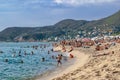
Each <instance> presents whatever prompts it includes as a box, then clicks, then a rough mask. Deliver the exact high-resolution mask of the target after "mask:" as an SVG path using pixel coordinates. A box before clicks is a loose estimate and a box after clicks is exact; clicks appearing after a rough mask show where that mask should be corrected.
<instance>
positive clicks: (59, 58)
mask: <svg viewBox="0 0 120 80" xmlns="http://www.w3.org/2000/svg"><path fill="white" fill-rule="evenodd" d="M61 60H62V56H61V55H58V57H57V66H59V65H62V62H61Z"/></svg>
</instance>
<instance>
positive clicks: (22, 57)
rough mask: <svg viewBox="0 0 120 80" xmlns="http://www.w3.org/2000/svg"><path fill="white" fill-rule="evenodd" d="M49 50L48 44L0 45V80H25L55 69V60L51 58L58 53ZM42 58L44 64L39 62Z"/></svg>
mask: <svg viewBox="0 0 120 80" xmlns="http://www.w3.org/2000/svg"><path fill="white" fill-rule="evenodd" d="M33 46H38V48H37V49H36V48H33ZM51 49H52V45H51V44H50V43H40V42H31V43H30V42H23V43H12V42H9V43H5V42H4V43H0V80H25V79H27V78H32V77H34V76H36V75H38V74H42V73H44V72H45V71H47V70H51V69H53V68H55V67H56V59H52V58H51V56H53V55H54V56H57V54H58V53H57V52H52V51H51ZM32 51H33V54H32ZM48 51H50V54H48ZM43 57H44V58H45V61H44V62H42V60H41V59H42V58H43Z"/></svg>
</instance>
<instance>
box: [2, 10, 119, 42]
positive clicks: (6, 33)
mask: <svg viewBox="0 0 120 80" xmlns="http://www.w3.org/2000/svg"><path fill="white" fill-rule="evenodd" d="M108 33H113V34H115V33H117V34H119V33H120V11H118V12H117V13H115V14H113V15H111V16H109V17H106V18H103V19H100V20H95V21H85V20H72V19H66V20H62V21H60V22H58V23H56V24H55V25H52V26H45V27H34V28H31V27H10V28H7V29H5V30H3V31H1V32H0V41H30V40H32V41H41V40H54V39H55V38H56V37H57V38H59V39H64V38H65V39H70V38H75V36H76V35H80V36H83V37H88V36H89V37H93V36H97V35H99V34H108Z"/></svg>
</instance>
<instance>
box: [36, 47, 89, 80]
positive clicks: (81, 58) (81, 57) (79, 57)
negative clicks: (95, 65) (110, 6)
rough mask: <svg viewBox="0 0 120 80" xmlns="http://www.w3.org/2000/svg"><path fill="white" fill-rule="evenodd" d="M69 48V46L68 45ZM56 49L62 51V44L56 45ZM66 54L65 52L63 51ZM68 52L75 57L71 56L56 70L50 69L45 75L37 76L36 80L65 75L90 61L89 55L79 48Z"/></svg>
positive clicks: (47, 79)
mask: <svg viewBox="0 0 120 80" xmlns="http://www.w3.org/2000/svg"><path fill="white" fill-rule="evenodd" d="M67 49H68V50H69V46H68V47H67ZM54 51H61V52H62V50H61V48H60V46H58V47H55V48H54ZM63 54H64V53H63ZM68 54H73V55H74V58H69V59H68V61H67V62H65V64H63V65H61V66H59V67H58V68H57V69H55V70H54V71H50V72H48V73H45V74H44V75H42V76H40V77H37V79H36V80H52V79H54V78H57V77H60V76H63V75H65V74H68V73H70V72H73V71H74V70H76V69H78V68H79V67H81V66H83V65H84V64H85V63H87V61H88V59H89V58H88V57H89V55H87V54H84V53H83V52H82V51H79V50H77V49H75V50H73V51H71V52H70V53H68Z"/></svg>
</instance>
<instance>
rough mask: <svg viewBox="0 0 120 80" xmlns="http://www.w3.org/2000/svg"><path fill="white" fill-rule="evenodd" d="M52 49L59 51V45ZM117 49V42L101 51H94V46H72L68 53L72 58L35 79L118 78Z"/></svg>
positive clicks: (119, 74) (119, 49)
mask: <svg viewBox="0 0 120 80" xmlns="http://www.w3.org/2000/svg"><path fill="white" fill-rule="evenodd" d="M54 50H56V51H61V46H58V47H57V48H54ZM68 50H69V46H66V51H68ZM113 51H114V53H113ZM119 51H120V44H118V43H117V44H116V45H115V46H111V47H110V48H109V49H107V50H101V51H95V46H92V47H90V48H87V49H86V48H82V47H81V48H74V50H73V51H72V52H70V53H69V54H73V55H74V58H73V59H69V60H68V62H67V63H65V64H64V65H62V66H60V67H58V68H57V69H56V70H55V71H52V72H50V73H48V74H46V75H44V76H42V77H39V78H37V79H36V80H120V53H119ZM105 53H107V54H105ZM108 53H109V54H108Z"/></svg>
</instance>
